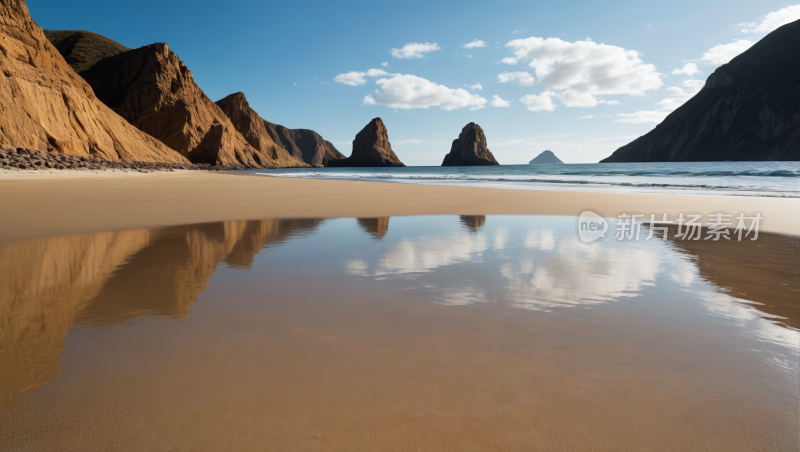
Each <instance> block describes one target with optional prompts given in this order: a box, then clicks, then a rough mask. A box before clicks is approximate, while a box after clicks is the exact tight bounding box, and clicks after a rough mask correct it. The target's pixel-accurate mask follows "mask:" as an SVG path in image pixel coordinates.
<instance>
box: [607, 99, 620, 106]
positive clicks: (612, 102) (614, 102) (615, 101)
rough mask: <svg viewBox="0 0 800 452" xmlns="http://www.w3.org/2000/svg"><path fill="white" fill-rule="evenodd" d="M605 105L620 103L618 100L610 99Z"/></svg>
mask: <svg viewBox="0 0 800 452" xmlns="http://www.w3.org/2000/svg"><path fill="white" fill-rule="evenodd" d="M606 105H620V102H619V101H618V100H610V101H608V102H606Z"/></svg>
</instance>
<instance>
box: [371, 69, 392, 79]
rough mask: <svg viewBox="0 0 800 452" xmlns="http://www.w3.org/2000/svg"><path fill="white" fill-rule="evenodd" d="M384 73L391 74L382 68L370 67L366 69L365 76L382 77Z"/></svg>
mask: <svg viewBox="0 0 800 452" xmlns="http://www.w3.org/2000/svg"><path fill="white" fill-rule="evenodd" d="M384 75H392V74H390V73H388V72H386V71H384V70H383V69H370V70H368V71H367V77H382V76H384Z"/></svg>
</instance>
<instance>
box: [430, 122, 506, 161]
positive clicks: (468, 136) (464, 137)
mask: <svg viewBox="0 0 800 452" xmlns="http://www.w3.org/2000/svg"><path fill="white" fill-rule="evenodd" d="M488 165H499V163H497V160H495V158H494V155H492V152H491V151H490V150H489V147H488V146H487V145H486V135H484V134H483V129H481V126H479V125H477V124H475V123H474V122H471V123H469V124H467V125H466V126H464V128H463V129H461V133H460V134H459V135H458V138H457V139H455V140H453V145H452V146H451V147H450V153H449V154H447V155H446V156H445V157H444V161H443V162H442V166H488Z"/></svg>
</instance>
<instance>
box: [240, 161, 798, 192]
mask: <svg viewBox="0 0 800 452" xmlns="http://www.w3.org/2000/svg"><path fill="white" fill-rule="evenodd" d="M250 172H251V173H254V174H262V175H268V176H281V177H306V178H323V179H351V180H370V181H381V182H397V183H409V184H435V185H466V186H477V187H496V188H515V189H538V190H571V191H582V190H588V191H606V192H620V193H682V194H713V195H735V196H768V197H782V198H798V197H800V162H670V163H658V162H655V163H581V164H561V165H552V164H545V165H500V166H471V167H468V166H460V167H437V166H417V167H406V168H314V169H307V168H300V169H288V168H284V169H276V170H269V171H264V170H253V171H250Z"/></svg>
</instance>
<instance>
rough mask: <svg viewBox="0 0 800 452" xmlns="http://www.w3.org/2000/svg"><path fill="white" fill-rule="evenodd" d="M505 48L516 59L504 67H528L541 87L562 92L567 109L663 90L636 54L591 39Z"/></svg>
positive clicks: (554, 40) (651, 67)
mask: <svg viewBox="0 0 800 452" xmlns="http://www.w3.org/2000/svg"><path fill="white" fill-rule="evenodd" d="M506 47H508V48H509V49H511V51H512V52H513V53H514V55H515V56H514V57H513V58H504V59H503V60H502V62H503V63H506V64H517V63H526V64H527V65H528V66H529V67H531V68H533V69H534V71H535V75H536V78H537V79H538V80H539V84H541V85H542V86H544V87H546V88H549V89H551V90H558V91H559V92H558V98H559V99H560V100H561V102H563V103H564V105H566V106H567V107H578V106H595V105H597V104H598V100H597V96H602V95H607V94H629V95H632V96H640V95H643V94H645V93H646V92H647V91H651V90H656V89H659V88H661V87H662V86H663V82H662V80H661V74H659V73H658V72H657V71H656V67H655V66H654V65H652V64H645V63H644V61H642V60H641V59H640V58H639V53H638V52H636V51H635V50H626V49H623V48H622V47H616V46H612V45H607V44H597V43H595V42H593V41H592V40H591V39H588V38H587V39H586V40H585V41H576V42H567V41H562V40H561V39H559V38H547V39H544V38H537V37H531V38H526V39H516V40H513V41H509V42H508V43H507V44H506ZM550 97H552V96H550Z"/></svg>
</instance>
